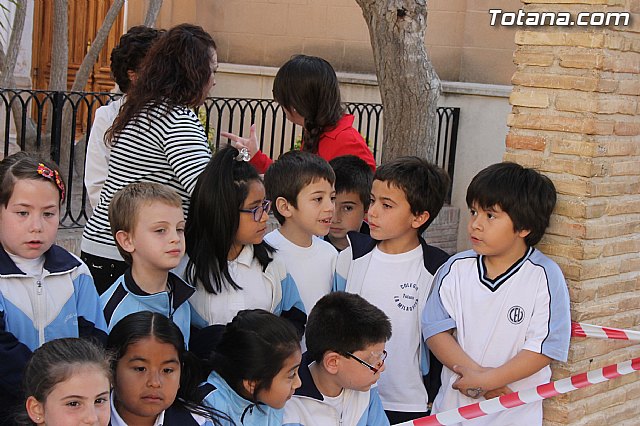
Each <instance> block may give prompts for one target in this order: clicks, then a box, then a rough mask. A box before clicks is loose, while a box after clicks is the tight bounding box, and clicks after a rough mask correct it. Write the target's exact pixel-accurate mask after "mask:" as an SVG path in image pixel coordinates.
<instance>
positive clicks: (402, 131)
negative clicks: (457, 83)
mask: <svg viewBox="0 0 640 426" xmlns="http://www.w3.org/2000/svg"><path fill="white" fill-rule="evenodd" d="M356 2H357V3H358V5H360V7H361V9H362V13H363V16H364V18H365V21H366V22H367V26H368V27H369V35H370V38H371V46H372V48H373V57H374V61H375V65H376V74H377V77H378V84H379V87H380V97H381V99H382V105H383V107H384V134H383V136H384V148H383V151H382V162H383V163H384V162H387V161H389V160H391V159H394V158H396V157H399V156H403V155H417V156H419V157H422V158H426V159H428V160H429V161H434V160H435V158H434V156H435V141H436V136H437V120H436V114H437V112H436V109H437V100H438V97H439V95H440V90H441V86H440V78H439V77H438V75H437V73H436V71H435V69H434V68H433V66H432V64H431V62H430V61H429V57H428V55H427V50H426V47H425V43H424V41H425V33H426V29H427V2H426V0H413V1H409V0H356Z"/></svg>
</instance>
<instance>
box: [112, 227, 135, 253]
mask: <svg viewBox="0 0 640 426" xmlns="http://www.w3.org/2000/svg"><path fill="white" fill-rule="evenodd" d="M116 241H117V242H118V245H119V246H120V247H122V249H123V250H124V251H126V252H127V253H133V251H134V250H135V246H134V244H133V240H132V238H131V234H130V233H129V232H125V231H118V232H116Z"/></svg>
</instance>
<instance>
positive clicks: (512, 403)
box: [500, 392, 524, 408]
mask: <svg viewBox="0 0 640 426" xmlns="http://www.w3.org/2000/svg"><path fill="white" fill-rule="evenodd" d="M500 404H502V405H503V406H505V407H507V408H513V407H518V406H520V405H524V401H523V400H521V399H520V395H519V393H518V392H513V393H510V394H507V395H502V396H501V397H500Z"/></svg>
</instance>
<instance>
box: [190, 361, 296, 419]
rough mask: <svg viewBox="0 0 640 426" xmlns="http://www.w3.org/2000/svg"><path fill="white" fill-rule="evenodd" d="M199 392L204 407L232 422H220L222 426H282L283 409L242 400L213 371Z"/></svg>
mask: <svg viewBox="0 0 640 426" xmlns="http://www.w3.org/2000/svg"><path fill="white" fill-rule="evenodd" d="M199 391H200V394H201V395H203V401H202V402H203V404H204V405H207V406H209V407H212V408H215V409H217V410H218V411H221V412H223V413H225V414H226V415H227V416H229V417H230V418H231V420H232V421H233V423H231V422H229V421H227V420H221V424H222V426H232V425H233V426H282V415H283V412H284V409H282V408H280V409H276V408H272V407H269V406H268V405H265V404H261V403H259V404H256V403H254V402H251V401H249V400H247V399H244V398H243V397H241V396H240V395H238V394H237V393H236V391H234V390H233V389H231V387H230V386H229V385H228V384H227V382H225V381H224V379H223V378H222V377H220V375H219V374H218V373H216V372H215V371H212V372H211V374H209V377H208V378H207V381H206V382H205V383H203V384H202V385H201V386H200V389H199Z"/></svg>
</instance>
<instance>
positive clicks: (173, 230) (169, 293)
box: [100, 182, 195, 345]
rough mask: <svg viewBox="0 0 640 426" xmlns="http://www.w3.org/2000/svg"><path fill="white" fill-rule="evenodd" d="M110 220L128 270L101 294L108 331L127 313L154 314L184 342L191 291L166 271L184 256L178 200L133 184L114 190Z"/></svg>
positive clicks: (167, 191)
mask: <svg viewBox="0 0 640 426" xmlns="http://www.w3.org/2000/svg"><path fill="white" fill-rule="evenodd" d="M109 222H110V223H111V232H112V233H113V238H114V240H115V241H116V245H117V247H118V251H119V252H120V255H122V258H123V259H124V260H125V262H127V264H128V265H129V268H128V269H127V270H126V271H125V273H124V274H123V275H121V276H120V277H118V279H116V281H115V282H114V283H113V285H112V286H111V287H109V289H107V291H105V292H104V293H103V294H102V295H101V296H100V304H101V305H102V309H103V312H104V316H105V319H106V320H107V326H108V330H109V332H111V329H112V328H113V326H114V325H116V324H117V323H118V321H120V320H121V319H122V318H124V317H126V316H127V315H129V314H131V313H133V312H138V311H152V312H158V313H160V314H163V315H165V316H167V317H168V318H171V319H172V320H173V322H174V323H175V324H176V325H177V326H178V327H179V328H180V331H182V335H183V336H184V340H185V345H186V344H187V343H188V342H189V331H190V328H191V307H190V305H189V303H187V300H188V299H189V297H191V295H192V294H193V293H194V291H195V289H194V288H193V287H192V286H190V285H189V284H187V283H186V282H185V281H183V280H182V279H181V278H180V277H178V276H177V275H176V274H174V273H172V272H170V271H171V269H173V268H175V267H176V266H178V264H179V263H180V260H181V259H182V256H184V225H185V220H184V214H183V212H182V200H181V199H180V196H179V195H178V194H177V193H176V192H175V191H173V190H172V189H171V188H169V187H167V186H165V185H161V184H159V183H150V182H141V183H132V184H130V185H128V186H126V187H124V188H123V189H121V190H120V191H118V192H116V194H115V195H114V197H113V200H112V201H111V204H110V205H109Z"/></svg>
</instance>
